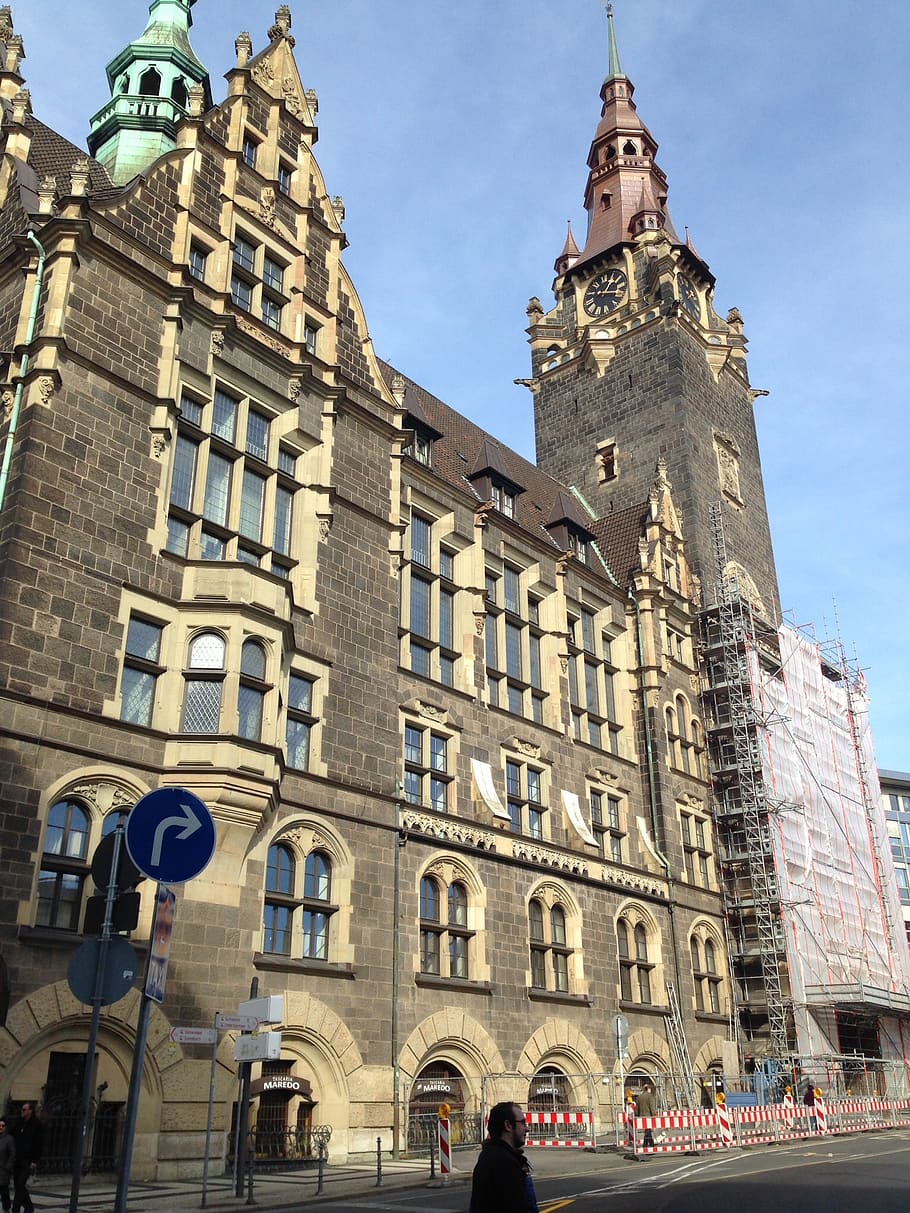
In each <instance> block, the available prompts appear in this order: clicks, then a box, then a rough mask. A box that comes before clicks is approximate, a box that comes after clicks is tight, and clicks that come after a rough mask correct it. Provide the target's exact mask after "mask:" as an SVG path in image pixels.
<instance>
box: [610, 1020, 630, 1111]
mask: <svg viewBox="0 0 910 1213" xmlns="http://www.w3.org/2000/svg"><path fill="white" fill-rule="evenodd" d="M613 1038H614V1040H615V1041H616V1060H617V1062H618V1063H619V1107H620V1118H621V1120H622V1131H623V1133H624V1134H627V1128H628V1126H627V1125H626V1066H625V1057H626V1048H627V1046H628V1043H629V1021H628V1019H626V1017H625V1015H617V1016H616V1017H615V1018H614V1020H613Z"/></svg>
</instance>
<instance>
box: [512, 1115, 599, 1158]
mask: <svg viewBox="0 0 910 1213" xmlns="http://www.w3.org/2000/svg"><path fill="white" fill-rule="evenodd" d="M525 1120H527V1122H528V1136H527V1138H526V1139H525V1145H526V1146H579V1147H581V1148H582V1149H584V1148H585V1147H588V1148H591V1149H593V1147H594V1144H595V1138H594V1113H593V1112H525ZM537 1125H539V1126H541V1129H540V1131H539V1132H537V1133H535V1132H534V1131H533V1128H532V1126H537ZM547 1125H553V1126H559V1127H566V1126H571V1128H572V1129H574V1130H575V1131H574V1132H572V1135H571V1136H568V1135H567V1134H566V1133H561V1134H560V1135H559V1136H558V1137H554V1136H552V1131H551V1136H549V1137H548V1136H545V1131H546V1130H545V1126H547ZM576 1126H577V1127H576ZM557 1131H558V1130H557ZM570 1131H571V1130H570Z"/></svg>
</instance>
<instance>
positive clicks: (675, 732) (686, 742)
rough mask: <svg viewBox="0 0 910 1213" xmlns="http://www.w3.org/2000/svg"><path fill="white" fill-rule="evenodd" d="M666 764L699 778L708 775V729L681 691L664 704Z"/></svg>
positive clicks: (704, 777)
mask: <svg viewBox="0 0 910 1213" xmlns="http://www.w3.org/2000/svg"><path fill="white" fill-rule="evenodd" d="M664 733H665V735H666V740H667V765H668V766H669V767H671V768H672V769H674V770H677V771H683V772H684V773H685V774H686V775H692V776H694V777H695V778H697V779H706V778H707V772H706V768H705V763H706V757H705V732H704V728H703V727H702V723H701V721H700V720H699V718H698V714H697V713H696V712H695V710H694V709H693V708H692V705H691V704H690V703H689V700H688V698H687V697H686V696H685V695H684V694H683V692H682V691H677V692H676V694H675V695H674V697H673V700H672V702H671V703H667V704H665V705H664Z"/></svg>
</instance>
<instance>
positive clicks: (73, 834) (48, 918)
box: [35, 800, 89, 931]
mask: <svg viewBox="0 0 910 1213" xmlns="http://www.w3.org/2000/svg"><path fill="white" fill-rule="evenodd" d="M88 843H89V815H88V811H87V810H86V808H85V807H84V806H83V805H81V804H80V803H79V802H78V801H75V800H58V801H57V803H56V804H55V805H54V806H53V808H52V809H51V811H50V813H49V814H48V819H47V830H46V831H45V835H44V854H43V855H42V857H41V870H40V872H39V874H38V908H37V913H36V915H35V922H36V924H37V925H38V926H40V927H56V928H58V929H60V930H64V931H77V930H78V929H79V914H80V911H81V909H82V890H83V886H84V884H85V880H86V877H87V876H88V873H89V865H88V862H87V854H88Z"/></svg>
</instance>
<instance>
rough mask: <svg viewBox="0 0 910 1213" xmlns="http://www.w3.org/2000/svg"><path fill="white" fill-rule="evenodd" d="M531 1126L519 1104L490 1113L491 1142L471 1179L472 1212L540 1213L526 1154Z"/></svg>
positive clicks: (479, 1159) (501, 1107)
mask: <svg viewBox="0 0 910 1213" xmlns="http://www.w3.org/2000/svg"><path fill="white" fill-rule="evenodd" d="M527 1132H528V1126H527V1121H526V1120H525V1114H524V1112H522V1110H521V1108H520V1107H519V1105H518V1104H517V1103H512V1102H511V1101H507V1102H505V1103H498V1104H496V1106H495V1107H494V1108H493V1109H492V1110H491V1111H490V1119H489V1122H488V1124H487V1139H486V1141H485V1142H484V1143H483V1146H482V1148H481V1151H480V1157H479V1158H478V1159H477V1164H476V1166H475V1167H474V1174H473V1176H472V1179H471V1206H470V1213H536V1210H537V1197H536V1195H535V1193H534V1181H533V1179H532V1178H531V1167H530V1164H529V1163H528V1160H527V1159H526V1158H525V1155H524V1149H523V1147H524V1144H525V1137H526V1136H527Z"/></svg>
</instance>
